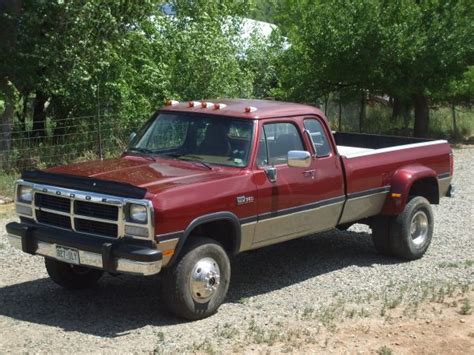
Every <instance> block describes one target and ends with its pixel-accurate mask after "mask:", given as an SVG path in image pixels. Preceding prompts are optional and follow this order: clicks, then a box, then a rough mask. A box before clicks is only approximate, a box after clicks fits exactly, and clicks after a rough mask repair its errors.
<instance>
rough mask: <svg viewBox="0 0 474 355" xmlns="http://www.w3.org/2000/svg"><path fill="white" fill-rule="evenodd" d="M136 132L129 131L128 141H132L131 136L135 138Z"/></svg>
mask: <svg viewBox="0 0 474 355" xmlns="http://www.w3.org/2000/svg"><path fill="white" fill-rule="evenodd" d="M136 136H137V134H136V133H135V132H132V133H130V136H129V137H128V141H129V142H131V141H133V138H135V137H136Z"/></svg>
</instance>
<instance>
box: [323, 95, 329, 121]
mask: <svg viewBox="0 0 474 355" xmlns="http://www.w3.org/2000/svg"><path fill="white" fill-rule="evenodd" d="M328 104H329V94H328V95H327V96H326V97H325V99H324V116H326V117H328Z"/></svg>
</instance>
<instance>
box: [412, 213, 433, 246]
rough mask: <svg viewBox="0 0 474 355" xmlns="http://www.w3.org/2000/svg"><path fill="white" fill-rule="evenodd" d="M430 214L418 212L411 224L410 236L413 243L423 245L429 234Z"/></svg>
mask: <svg viewBox="0 0 474 355" xmlns="http://www.w3.org/2000/svg"><path fill="white" fill-rule="evenodd" d="M428 228H429V226H428V216H427V215H426V213H425V212H423V211H418V212H416V213H415V214H414V215H413V217H412V219H411V224H410V236H411V240H412V241H413V244H415V245H416V246H420V245H422V244H423V243H424V242H425V241H426V239H427V236H428Z"/></svg>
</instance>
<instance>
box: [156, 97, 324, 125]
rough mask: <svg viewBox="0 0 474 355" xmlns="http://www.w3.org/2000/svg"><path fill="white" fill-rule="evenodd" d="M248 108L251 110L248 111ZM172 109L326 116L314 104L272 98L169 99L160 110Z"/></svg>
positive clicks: (224, 113)
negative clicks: (179, 100)
mask: <svg viewBox="0 0 474 355" xmlns="http://www.w3.org/2000/svg"><path fill="white" fill-rule="evenodd" d="M202 102H206V103H207V106H206V107H205V108H204V107H202V105H201V103H202ZM191 103H192V104H191ZM214 104H220V108H216V107H215V106H214ZM191 105H193V106H191ZM246 108H247V111H250V112H246ZM249 108H250V109H249ZM170 111H171V112H192V113H206V114H209V115H219V116H230V117H238V118H248V119H252V120H255V119H257V120H258V119H264V118H273V117H285V116H301V115H318V116H321V117H324V115H323V113H322V112H321V110H319V109H317V108H316V107H313V106H309V105H302V104H295V103H290V102H282V101H272V100H246V99H232V100H230V99H209V100H196V101H184V102H176V101H169V102H168V103H167V105H166V106H164V107H162V108H161V109H160V110H159V112H170Z"/></svg>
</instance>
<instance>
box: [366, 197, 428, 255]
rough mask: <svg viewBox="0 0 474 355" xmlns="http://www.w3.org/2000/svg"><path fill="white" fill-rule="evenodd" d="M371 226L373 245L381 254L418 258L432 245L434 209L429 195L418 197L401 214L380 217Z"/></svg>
mask: <svg viewBox="0 0 474 355" xmlns="http://www.w3.org/2000/svg"><path fill="white" fill-rule="evenodd" d="M372 228H373V233H372V238H373V241H374V245H375V248H376V249H377V250H378V251H379V252H380V253H382V254H385V255H393V256H396V257H399V258H402V259H406V260H416V259H419V258H421V257H422V256H423V255H424V254H425V252H426V250H427V249H428V247H429V246H430V244H431V239H432V237H433V211H432V209H431V206H430V203H429V201H428V200H427V199H426V198H424V197H421V196H416V197H413V198H412V199H411V200H410V201H409V202H408V203H407V205H406V206H405V209H404V210H403V212H402V213H401V214H399V215H398V216H396V217H386V216H379V217H377V218H376V220H375V221H374V223H373V226H372Z"/></svg>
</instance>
